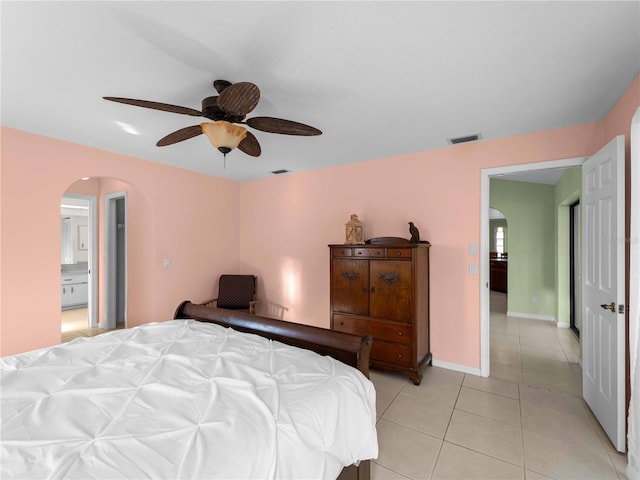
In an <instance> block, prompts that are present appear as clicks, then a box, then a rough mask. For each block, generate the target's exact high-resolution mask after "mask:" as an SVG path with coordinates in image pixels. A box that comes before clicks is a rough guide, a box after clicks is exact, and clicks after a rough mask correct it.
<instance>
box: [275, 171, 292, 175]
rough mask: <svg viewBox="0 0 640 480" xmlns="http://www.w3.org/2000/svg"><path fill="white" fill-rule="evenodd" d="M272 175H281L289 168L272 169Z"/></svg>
mask: <svg viewBox="0 0 640 480" xmlns="http://www.w3.org/2000/svg"><path fill="white" fill-rule="evenodd" d="M271 173H273V174H274V175H282V174H283V173H289V170H274V171H273V172H271Z"/></svg>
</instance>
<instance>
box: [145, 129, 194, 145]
mask: <svg viewBox="0 0 640 480" xmlns="http://www.w3.org/2000/svg"><path fill="white" fill-rule="evenodd" d="M201 133H202V127H200V125H192V126H190V127H184V128H181V129H180V130H176V131H175V132H172V133H170V134H169V135H167V136H166V137H163V138H161V139H160V140H158V143H156V146H157V147H165V146H167V145H172V144H174V143H178V142H182V141H183V140H189V139H190V138H193V137H195V136H198V135H200V134H201Z"/></svg>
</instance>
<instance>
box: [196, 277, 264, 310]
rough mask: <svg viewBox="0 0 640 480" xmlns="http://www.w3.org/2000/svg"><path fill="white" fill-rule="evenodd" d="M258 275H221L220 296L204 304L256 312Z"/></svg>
mask: <svg viewBox="0 0 640 480" xmlns="http://www.w3.org/2000/svg"><path fill="white" fill-rule="evenodd" d="M256 280H257V278H256V276H255V275H220V282H219V286H218V297H217V298H214V299H213V300H208V301H206V302H204V303H203V304H202V305H208V306H212V307H218V308H225V309H227V310H241V311H244V312H249V313H251V314H254V313H256V299H255V297H256Z"/></svg>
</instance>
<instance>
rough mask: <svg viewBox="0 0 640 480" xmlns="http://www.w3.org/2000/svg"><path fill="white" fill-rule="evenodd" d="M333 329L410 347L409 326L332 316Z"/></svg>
mask: <svg viewBox="0 0 640 480" xmlns="http://www.w3.org/2000/svg"><path fill="white" fill-rule="evenodd" d="M333 329H334V330H339V331H341V332H347V333H354V334H356V335H365V334H367V333H370V334H371V335H373V339H374V340H384V341H388V342H396V343H403V344H406V345H411V340H412V339H411V326H410V325H407V324H402V323H394V322H384V321H381V320H370V319H368V318H361V317H353V316H348V315H340V314H334V315H333Z"/></svg>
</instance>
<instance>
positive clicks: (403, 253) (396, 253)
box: [387, 248, 411, 258]
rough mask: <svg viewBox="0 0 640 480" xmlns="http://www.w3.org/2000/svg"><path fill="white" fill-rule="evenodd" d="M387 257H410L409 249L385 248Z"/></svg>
mask: <svg viewBox="0 0 640 480" xmlns="http://www.w3.org/2000/svg"><path fill="white" fill-rule="evenodd" d="M387 258H411V249H410V248H387Z"/></svg>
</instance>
